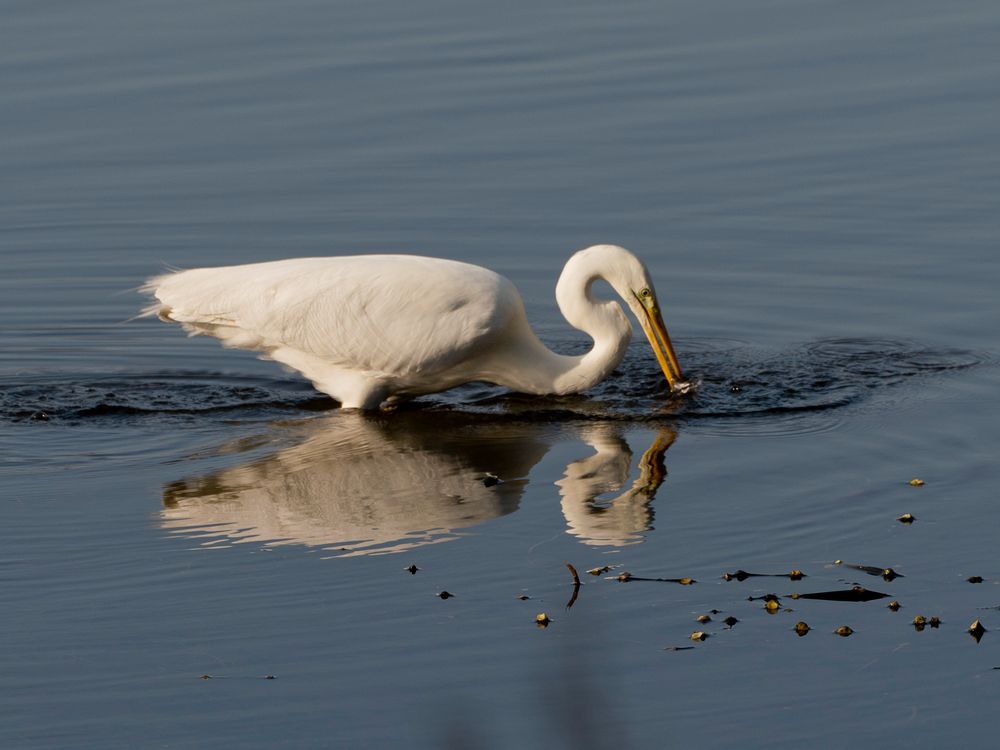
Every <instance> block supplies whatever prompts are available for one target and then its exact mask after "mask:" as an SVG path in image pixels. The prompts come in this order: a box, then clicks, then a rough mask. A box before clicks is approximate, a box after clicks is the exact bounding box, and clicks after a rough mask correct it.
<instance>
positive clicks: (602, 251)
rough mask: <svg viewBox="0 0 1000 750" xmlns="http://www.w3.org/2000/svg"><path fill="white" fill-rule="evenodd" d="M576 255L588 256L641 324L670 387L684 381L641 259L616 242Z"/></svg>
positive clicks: (658, 304)
mask: <svg viewBox="0 0 1000 750" xmlns="http://www.w3.org/2000/svg"><path fill="white" fill-rule="evenodd" d="M578 255H586V256H590V257H589V258H588V259H591V260H592V262H593V263H594V265H595V266H597V267H599V268H600V272H599V273H600V275H601V276H602V277H603V278H604V279H605V280H606V281H607V282H608V283H609V284H610V285H611V286H612V288H613V289H614V290H615V291H616V292H618V294H619V295H620V296H621V298H622V299H623V300H625V304H626V305H628V307H629V309H630V310H632V313H633V314H634V315H635V317H636V319H638V321H639V325H641V326H642V330H643V332H644V333H645V334H646V338H647V339H648V340H649V345H650V346H651V347H652V348H653V353H654V354H655V355H656V360H657V362H659V363H660V369H661V370H663V375H664V376H665V377H666V379H667V384H668V385H670V387H671V388H673V387H674V385H676V384H677V383H680V382H682V381H683V379H684V378H683V376H682V375H681V367H680V364H678V362H677V355H676V354H675V353H674V347H673V344H672V343H671V342H670V335H669V334H668V333H667V327H666V325H665V324H664V323H663V315H662V314H661V312H660V303H659V300H658V299H657V296H656V289H655V287H654V286H653V281H652V279H650V278H649V271H648V270H646V266H645V265H644V264H643V262H642V261H641V260H639V259H638V258H637V257H635V256H634V255H633V254H632V253H630V252H629V251H628V250H626V249H625V248H623V247H618V246H617V245H595V246H594V247H588V248H587V249H586V250H581V251H580V253H578Z"/></svg>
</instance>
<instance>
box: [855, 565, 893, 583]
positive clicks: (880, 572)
mask: <svg viewBox="0 0 1000 750" xmlns="http://www.w3.org/2000/svg"><path fill="white" fill-rule="evenodd" d="M845 567H847V568H853V569H854V570H860V571H861V572H862V573H867V574H868V575H870V576H882V578H883V579H884V580H886V581H893V580H895V579H897V578H902V577H903V574H902V573H897V572H896V571H895V570H893V569H892V568H878V567H876V566H874V565H852V564H850V563H848V564H847V565H845Z"/></svg>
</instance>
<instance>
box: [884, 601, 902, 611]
mask: <svg viewBox="0 0 1000 750" xmlns="http://www.w3.org/2000/svg"><path fill="white" fill-rule="evenodd" d="M886 606H888V607H889V609H891V610H892V611H893V612H899V608H900V607H901V606H902V605H901V604H900V603H899V602H897V601H896V600H895V599H893V600H892V601H891V602H889V604H888V605H886Z"/></svg>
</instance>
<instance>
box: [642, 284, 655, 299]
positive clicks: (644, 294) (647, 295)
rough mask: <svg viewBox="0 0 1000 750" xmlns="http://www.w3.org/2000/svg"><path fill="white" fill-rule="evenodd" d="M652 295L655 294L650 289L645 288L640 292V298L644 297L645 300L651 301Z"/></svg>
mask: <svg viewBox="0 0 1000 750" xmlns="http://www.w3.org/2000/svg"><path fill="white" fill-rule="evenodd" d="M652 294H653V293H652V292H651V291H649V287H645V288H644V289H642V290H641V291H640V292H639V296H640V297H642V298H643V299H649V298H650V296H651V295H652Z"/></svg>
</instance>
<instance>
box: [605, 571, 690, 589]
mask: <svg viewBox="0 0 1000 750" xmlns="http://www.w3.org/2000/svg"><path fill="white" fill-rule="evenodd" d="M615 580H616V581H618V582H619V583H628V582H629V581H659V582H660V583H679V584H680V585H681V586H690V585H691V584H692V583H698V582H697V581H696V580H694V579H693V578H643V577H642V576H634V575H632V574H631V573H629V572H628V571H625V572H624V573H622V574H621V575H617V576H615Z"/></svg>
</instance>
